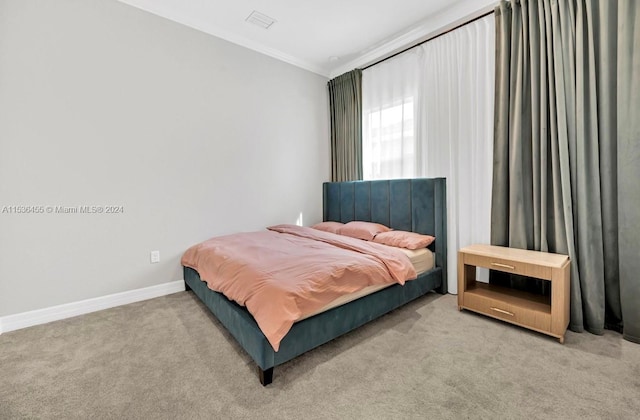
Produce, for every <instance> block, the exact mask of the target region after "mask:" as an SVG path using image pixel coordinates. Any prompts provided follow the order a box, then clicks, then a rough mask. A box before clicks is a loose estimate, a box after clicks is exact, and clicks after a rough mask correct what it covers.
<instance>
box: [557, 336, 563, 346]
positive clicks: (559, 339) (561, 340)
mask: <svg viewBox="0 0 640 420" xmlns="http://www.w3.org/2000/svg"><path fill="white" fill-rule="evenodd" d="M558 341H559V342H560V344H564V335H563V336H562V337H560V338H558Z"/></svg>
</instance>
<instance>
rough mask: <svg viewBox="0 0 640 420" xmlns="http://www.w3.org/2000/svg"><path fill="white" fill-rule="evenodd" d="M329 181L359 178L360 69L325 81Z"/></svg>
mask: <svg viewBox="0 0 640 420" xmlns="http://www.w3.org/2000/svg"><path fill="white" fill-rule="evenodd" d="M329 106H330V109H329V114H330V115H331V180H332V181H334V182H335V181H357V180H360V179H362V71H361V70H359V69H356V70H353V71H350V72H349V73H345V74H343V75H341V76H338V77H336V78H335V79H332V80H330V81H329Z"/></svg>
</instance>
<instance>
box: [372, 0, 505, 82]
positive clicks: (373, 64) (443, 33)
mask: <svg viewBox="0 0 640 420" xmlns="http://www.w3.org/2000/svg"><path fill="white" fill-rule="evenodd" d="M492 13H494V10H490V11H488V12H486V13H483V14H481V15H480V16H477V17H474V18H473V19H471V20H468V21H466V22H463V23H461V24H459V25H457V26H455V27H453V28H451V29H447V30H446V31H444V32H442V33H440V34H438V35H434V36H432V37H431V38H427V39H425V40H424V41H420V42H418V43H417V44H415V45H412V46H410V47H407V48H405V49H404V50H401V51H398V52H397V53H394V54H391V55H390V56H389V57H385V58H383V59H381V60H378V61H376V62H374V63H371V64H369V65H366V66H364V67H362V68H361V69H360V70H365V69H368V68H369V67H373V66H375V65H376V64H380V63H382V62H383V61H387V60H388V59H390V58H393V57H395V56H396V55H400V54H402V53H404V52H407V51H409V50H410V49H412V48H415V47H418V46H420V45H422V44H424V43H425V42H429V41H433V40H434V39H436V38H439V37H441V36H442V35H446V34H448V33H449V32H452V31H455V30H456V29H460V28H462V27H463V26H465V25H468V24H470V23H472V22H475V21H476V20H479V19H482V18H483V17H486V16H489V15H490V14H492Z"/></svg>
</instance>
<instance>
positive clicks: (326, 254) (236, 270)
mask: <svg viewBox="0 0 640 420" xmlns="http://www.w3.org/2000/svg"><path fill="white" fill-rule="evenodd" d="M268 229H269V230H266V231H262V232H251V233H237V234H233V235H228V236H221V237H217V238H212V239H209V240H208V241H205V242H203V243H201V244H198V245H195V246H193V247H191V248H189V249H188V250H187V252H185V254H184V255H183V257H182V265H184V266H187V267H191V268H193V269H195V270H196V271H198V273H199V274H200V278H201V279H202V280H204V281H206V282H207V285H208V286H209V288H210V289H212V290H215V291H217V292H221V293H223V294H224V295H225V296H227V297H228V298H229V299H231V300H234V301H236V302H237V303H239V304H240V305H243V306H246V307H247V310H248V311H249V312H250V313H251V314H252V315H253V317H254V318H255V320H256V322H257V323H258V326H259V327H260V329H261V330H262V332H263V333H264V335H265V336H266V337H267V339H268V340H269V343H271V345H272V346H273V349H274V350H275V351H278V348H279V346H280V341H281V340H282V338H283V337H284V336H285V335H286V334H287V332H288V331H289V330H290V329H291V326H292V325H293V323H294V322H295V321H297V320H298V319H300V318H302V317H304V316H305V315H308V314H310V313H313V312H314V311H317V310H318V309H320V308H322V307H323V306H325V305H327V304H328V303H329V302H331V301H333V300H334V299H336V298H338V297H339V296H342V295H345V294H348V293H353V292H357V291H359V290H361V289H363V288H365V287H367V286H371V285H377V284H391V283H400V284H404V282H405V280H411V279H414V278H415V277H416V272H415V270H414V268H413V266H412V265H411V262H410V261H409V258H408V257H407V256H406V255H405V254H403V253H402V252H400V251H395V250H393V249H389V248H387V247H384V246H381V245H379V244H376V243H373V242H366V241H362V240H360V239H354V238H349V237H346V236H340V235H336V234H333V233H328V232H322V231H319V230H316V229H311V228H306V227H300V226H295V225H278V226H272V227H270V228H268Z"/></svg>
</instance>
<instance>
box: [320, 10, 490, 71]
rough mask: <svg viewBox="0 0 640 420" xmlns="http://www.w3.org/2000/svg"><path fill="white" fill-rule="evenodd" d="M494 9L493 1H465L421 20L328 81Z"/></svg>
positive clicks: (366, 53) (339, 69) (345, 67)
mask: <svg viewBox="0 0 640 420" xmlns="http://www.w3.org/2000/svg"><path fill="white" fill-rule="evenodd" d="M496 5H497V3H496V1H495V0H468V1H466V2H461V3H456V4H454V5H453V6H451V7H449V8H448V9H445V10H444V11H442V12H440V13H438V14H436V15H434V16H433V17H430V18H429V19H426V20H424V21H423V22H422V23H421V24H419V25H418V26H415V27H413V28H412V29H410V30H408V31H407V32H404V33H402V34H400V35H398V36H397V37H395V38H393V39H391V40H390V41H387V42H385V43H383V44H382V45H379V46H377V47H374V48H373V49H370V50H368V51H366V52H364V53H363V54H362V55H360V56H358V57H356V58H355V59H353V60H351V61H349V62H347V63H345V64H342V65H340V66H338V67H336V68H334V69H332V70H331V72H330V74H329V78H331V79H332V78H334V77H336V76H339V75H341V74H343V73H346V72H348V71H351V70H353V69H356V68H362V67H366V66H368V65H370V64H373V63H375V62H376V61H380V60H384V59H385V58H387V57H390V56H392V55H393V54H396V53H398V52H399V51H402V50H404V49H405V48H408V47H411V46H412V45H415V44H418V43H420V42H423V41H425V40H427V39H429V38H433V37H435V36H437V35H440V34H442V33H444V32H447V31H449V30H451V29H452V28H455V27H456V26H458V25H460V24H462V23H464V22H468V21H470V20H473V19H475V18H477V17H479V16H482V15H483V14H485V13H487V12H490V11H492V10H493V9H494V8H495V6H496Z"/></svg>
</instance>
